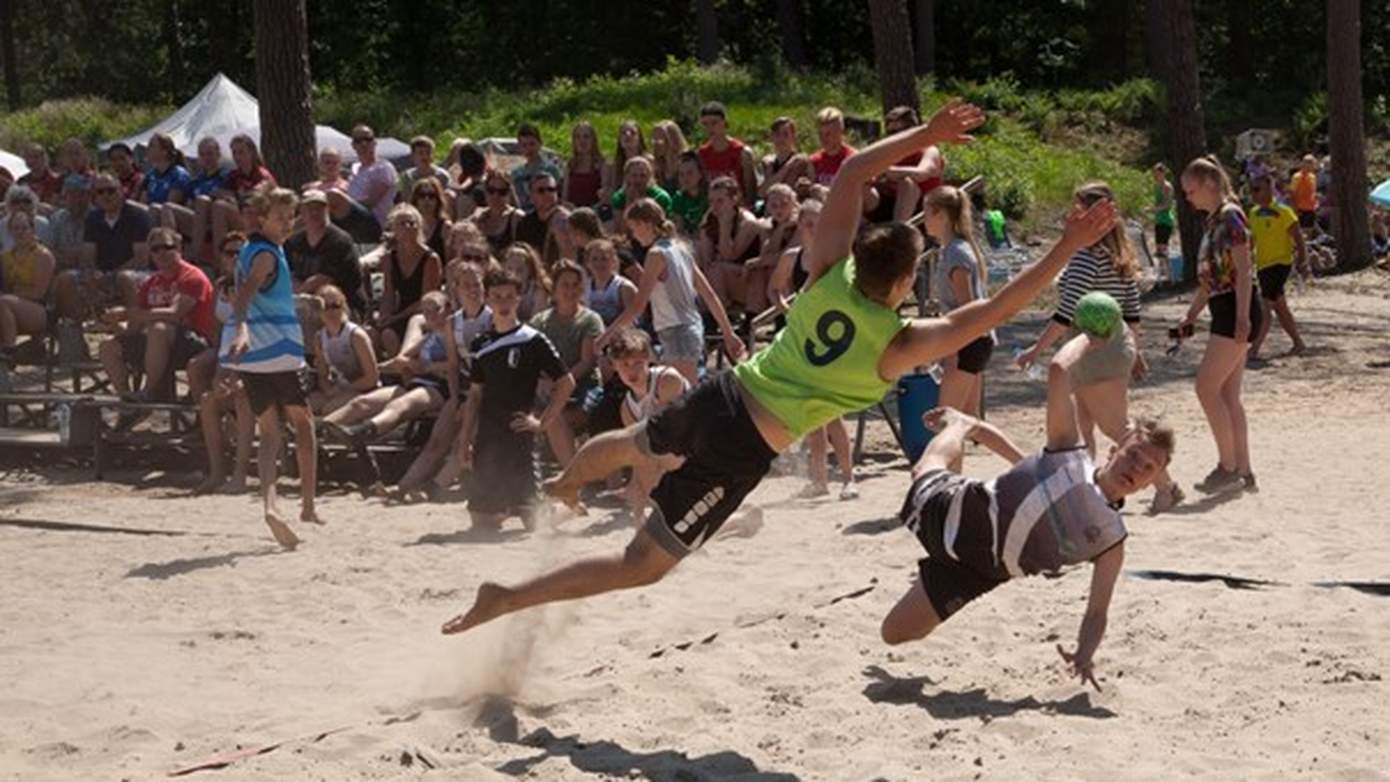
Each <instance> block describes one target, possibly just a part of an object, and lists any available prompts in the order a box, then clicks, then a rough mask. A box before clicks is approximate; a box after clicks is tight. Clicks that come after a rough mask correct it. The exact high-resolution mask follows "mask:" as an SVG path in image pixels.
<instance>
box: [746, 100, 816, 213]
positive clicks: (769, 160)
mask: <svg viewBox="0 0 1390 782" xmlns="http://www.w3.org/2000/svg"><path fill="white" fill-rule="evenodd" d="M798 143H799V142H798V141H797V138H796V120H794V119H792V118H791V117H778V118H777V119H775V120H773V121H772V153H771V154H769V155H767V156H766V157H764V158H763V159H762V171H763V181H762V184H760V185H758V195H759V196H760V197H762V198H767V191H768V190H770V189H771V188H772V186H773V185H788V186H790V187H791V188H792V190H793V191H795V190H796V189H797V187H798V186H799V185H800V184H801V181H802V180H803V179H806V180H810V179H812V178H813V176H814V169H812V168H811V160H810V158H808V157H807V156H806V155H805V154H804V153H803V152H801V150H800V149H799V148H798Z"/></svg>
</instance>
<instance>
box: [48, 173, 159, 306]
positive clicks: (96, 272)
mask: <svg viewBox="0 0 1390 782" xmlns="http://www.w3.org/2000/svg"><path fill="white" fill-rule="evenodd" d="M92 192H93V193H94V194H95V200H96V208H95V209H92V210H91V211H89V212H87V219H86V223H85V224H84V225H83V228H82V252H81V256H80V258H79V262H78V268H77V269H73V270H69V271H66V272H63V273H62V274H60V275H58V285H57V289H56V292H55V293H56V298H57V305H58V312H59V314H60V315H62V316H63V317H65V318H68V319H69V320H71V321H74V322H80V321H81V320H82V319H83V315H84V313H85V311H86V308H88V307H101V306H104V305H107V304H112V303H116V302H119V303H121V304H123V305H124V306H126V307H128V308H134V307H135V306H136V301H137V299H136V292H137V290H138V288H139V286H140V284H141V283H142V282H143V281H144V279H145V277H147V276H148V272H147V269H148V268H149V262H150V257H149V247H148V245H147V244H146V243H145V242H146V239H147V238H148V237H149V235H150V228H151V227H152V226H151V225H150V216H149V214H148V213H146V212H145V210H143V209H141V208H139V207H137V206H134V205H133V204H131V203H129V202H128V201H126V200H125V198H124V197H123V196H122V195H121V187H120V184H119V183H117V182H116V178H115V177H114V176H112V175H111V174H106V173H102V174H98V175H97V176H96V179H95V180H94V181H93V187H92Z"/></svg>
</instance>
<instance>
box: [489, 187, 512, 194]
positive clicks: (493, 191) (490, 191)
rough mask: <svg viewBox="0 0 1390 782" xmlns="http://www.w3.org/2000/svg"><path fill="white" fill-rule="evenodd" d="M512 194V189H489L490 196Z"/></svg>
mask: <svg viewBox="0 0 1390 782" xmlns="http://www.w3.org/2000/svg"><path fill="white" fill-rule="evenodd" d="M510 192H512V189H511V188H510V187H489V188H488V189H487V194H488V195H506V194H508V193H510Z"/></svg>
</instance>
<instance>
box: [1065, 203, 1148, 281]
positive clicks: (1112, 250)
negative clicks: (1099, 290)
mask: <svg viewBox="0 0 1390 782" xmlns="http://www.w3.org/2000/svg"><path fill="white" fill-rule="evenodd" d="M1071 195H1072V198H1074V199H1076V200H1077V201H1079V202H1080V203H1081V205H1082V206H1084V207H1087V208H1089V207H1090V206H1091V205H1093V204H1095V203H1096V202H1097V201H1112V202H1113V201H1114V200H1115V191H1114V190H1112V189H1111V188H1110V185H1109V184H1107V183H1105V182H1102V181H1100V180H1098V179H1097V180H1095V181H1092V182H1086V183H1085V184H1083V185H1080V186H1079V187H1077V188H1076V190H1074V191H1072V194H1071ZM1093 246H1095V247H1101V248H1104V250H1105V252H1106V254H1107V255H1109V256H1110V263H1111V264H1113V265H1114V267H1115V271H1116V273H1118V274H1119V275H1120V276H1121V277H1123V278H1125V279H1126V280H1132V279H1135V278H1137V277H1138V276H1139V260H1138V258H1136V257H1135V255H1134V245H1133V244H1131V243H1130V241H1129V234H1127V233H1126V232H1125V226H1124V223H1122V222H1117V223H1116V224H1115V227H1114V228H1111V229H1110V233H1108V234H1106V235H1105V236H1103V237H1101V239H1100V241H1099V242H1096V243H1095V245H1093Z"/></svg>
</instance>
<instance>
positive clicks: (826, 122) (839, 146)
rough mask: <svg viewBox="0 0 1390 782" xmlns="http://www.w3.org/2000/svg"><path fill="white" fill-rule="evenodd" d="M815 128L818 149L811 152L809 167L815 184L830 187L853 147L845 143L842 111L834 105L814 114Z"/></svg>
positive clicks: (852, 152)
mask: <svg viewBox="0 0 1390 782" xmlns="http://www.w3.org/2000/svg"><path fill="white" fill-rule="evenodd" d="M816 130H817V134H818V135H819V137H820V149H818V150H816V151H815V152H813V153H811V168H812V170H813V171H814V172H815V181H816V184H818V185H825V186H826V187H830V183H831V182H834V181H835V175H836V174H837V173H839V171H840V166H842V165H844V162H845V160H846V159H848V158H849V156H850V155H853V154H854V147H851V146H850V145H848V144H846V143H845V115H844V112H842V111H840V110H839V109H837V108H835V107H834V106H827V107H825V108H823V109H821V110H820V111H819V112H818V113H817V114H816Z"/></svg>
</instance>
